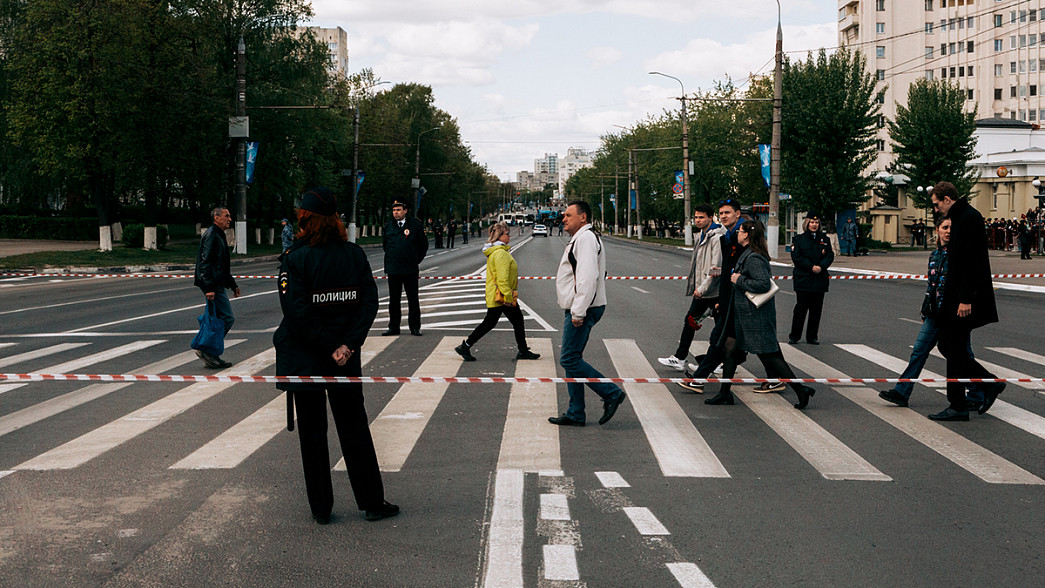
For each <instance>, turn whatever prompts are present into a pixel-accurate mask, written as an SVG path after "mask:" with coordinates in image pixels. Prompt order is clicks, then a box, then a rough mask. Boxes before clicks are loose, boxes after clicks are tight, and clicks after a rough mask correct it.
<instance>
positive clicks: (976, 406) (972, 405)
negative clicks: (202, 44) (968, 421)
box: [965, 400, 983, 412]
mask: <svg viewBox="0 0 1045 588" xmlns="http://www.w3.org/2000/svg"><path fill="white" fill-rule="evenodd" d="M982 406H983V403H982V402H977V401H975V400H966V401H965V410H967V411H969V412H972V411H974V410H975V411H977V412H979V410H980V408H981V407H982Z"/></svg>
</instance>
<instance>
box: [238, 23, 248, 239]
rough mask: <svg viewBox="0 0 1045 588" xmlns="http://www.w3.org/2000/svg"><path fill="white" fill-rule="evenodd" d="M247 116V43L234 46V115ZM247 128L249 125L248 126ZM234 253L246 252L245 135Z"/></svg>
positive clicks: (240, 153)
mask: <svg viewBox="0 0 1045 588" xmlns="http://www.w3.org/2000/svg"><path fill="white" fill-rule="evenodd" d="M246 116H247V45H246V44H245V43H244V42H243V35H242V34H241V35H240V36H239V44H238V45H237V46H236V117H237V118H239V119H240V120H243V118H244V117H246ZM248 128H249V126H248ZM236 253H238V254H240V255H246V254H247V137H246V136H242V137H240V138H239V139H237V140H236Z"/></svg>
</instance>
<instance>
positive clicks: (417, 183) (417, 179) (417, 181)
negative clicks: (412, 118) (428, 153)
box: [410, 127, 439, 216]
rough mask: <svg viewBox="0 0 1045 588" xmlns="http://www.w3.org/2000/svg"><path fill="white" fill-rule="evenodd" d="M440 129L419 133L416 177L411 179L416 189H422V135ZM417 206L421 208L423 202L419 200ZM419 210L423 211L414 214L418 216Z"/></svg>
mask: <svg viewBox="0 0 1045 588" xmlns="http://www.w3.org/2000/svg"><path fill="white" fill-rule="evenodd" d="M438 130H439V127H432V128H430V129H428V130H427V131H421V132H420V133H418V134H417V151H416V153H415V154H414V179H413V180H411V182H410V187H411V188H413V189H414V190H420V189H421V136H422V135H424V134H425V133H431V132H432V131H438ZM415 208H421V203H420V202H418V203H417V206H415ZM419 212H421V211H420V210H414V216H417V213H419Z"/></svg>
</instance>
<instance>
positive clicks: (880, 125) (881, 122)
mask: <svg viewBox="0 0 1045 588" xmlns="http://www.w3.org/2000/svg"><path fill="white" fill-rule="evenodd" d="M878 128H880V129H884V128H885V115H884V114H879V115H878Z"/></svg>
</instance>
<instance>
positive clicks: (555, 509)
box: [541, 494, 570, 521]
mask: <svg viewBox="0 0 1045 588" xmlns="http://www.w3.org/2000/svg"><path fill="white" fill-rule="evenodd" d="M541 518H542V519H544V520H546V521H568V520H570V505H569V503H568V502H567V500H566V495H565V494H541Z"/></svg>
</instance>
